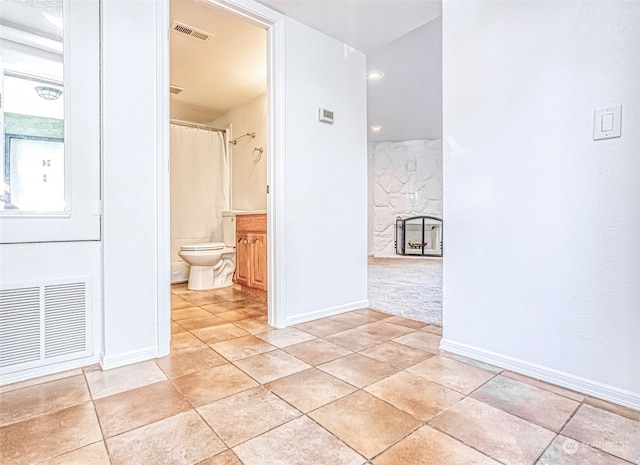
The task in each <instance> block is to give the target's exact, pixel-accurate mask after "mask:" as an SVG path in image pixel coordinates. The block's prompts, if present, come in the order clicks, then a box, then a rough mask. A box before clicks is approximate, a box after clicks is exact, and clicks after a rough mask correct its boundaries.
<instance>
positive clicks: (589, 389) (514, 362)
mask: <svg viewBox="0 0 640 465" xmlns="http://www.w3.org/2000/svg"><path fill="white" fill-rule="evenodd" d="M440 348H441V349H443V350H446V351H448V352H451V353H454V354H458V355H464V356H465V357H469V358H472V359H475V360H479V361H481V362H486V363H489V364H491V365H495V366H497V367H500V368H504V369H506V370H510V371H513V372H516V373H520V374H522V375H525V376H529V377H531V378H535V379H539V380H542V381H546V382H548V383H551V384H555V385H558V386H562V387H564V388H567V389H571V390H572V391H577V392H580V393H582V394H586V395H589V396H592V397H597V398H598V399H602V400H606V401H609V402H613V403H615V404H619V405H623V406H625V407H629V408H632V409H634V410H640V393H637V392H631V391H627V390H626V389H620V388H617V387H615V386H610V385H607V384H603V383H599V382H597V381H593V380H589V379H586V378H582V377H580V376H575V375H572V374H570V373H566V372H562V371H559V370H555V369H553V368H548V367H545V366H541V365H537V364H535V363H530V362H527V361H525V360H520V359H517V358H514V357H510V356H507V355H503V354H498V353H495V352H491V351H488V350H484V349H479V348H477V347H473V346H469V345H466V344H460V343H458V342H455V341H450V340H447V339H443V340H442V342H441V343H440Z"/></svg>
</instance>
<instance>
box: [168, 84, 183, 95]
mask: <svg viewBox="0 0 640 465" xmlns="http://www.w3.org/2000/svg"><path fill="white" fill-rule="evenodd" d="M183 90H184V88H183V87H180V86H176V85H174V84H171V85H170V86H169V92H171V93H172V94H175V95H178V94H179V93H180V92H182V91H183Z"/></svg>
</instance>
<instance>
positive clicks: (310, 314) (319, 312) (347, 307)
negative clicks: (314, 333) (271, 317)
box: [285, 300, 369, 326]
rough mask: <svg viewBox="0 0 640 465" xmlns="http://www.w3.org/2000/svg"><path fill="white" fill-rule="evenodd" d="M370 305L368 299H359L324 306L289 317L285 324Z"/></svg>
mask: <svg viewBox="0 0 640 465" xmlns="http://www.w3.org/2000/svg"><path fill="white" fill-rule="evenodd" d="M368 306H369V301H368V300H358V301H356V302H351V303H348V304H343V305H338V306H336V307H329V308H323V309H320V310H314V311H312V312H307V313H302V314H300V315H295V316H293V317H288V318H287V319H286V320H285V323H286V324H285V326H290V325H296V324H298V323H304V322H306V321H312V320H317V319H318V318H324V317H327V316H333V315H338V314H340V313H344V312H350V311H352V310H361V309H363V308H367V307H368Z"/></svg>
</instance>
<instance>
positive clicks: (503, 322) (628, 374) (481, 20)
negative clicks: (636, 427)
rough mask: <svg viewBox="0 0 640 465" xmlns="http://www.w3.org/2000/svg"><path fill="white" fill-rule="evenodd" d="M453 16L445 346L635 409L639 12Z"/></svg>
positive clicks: (517, 10)
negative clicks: (604, 129)
mask: <svg viewBox="0 0 640 465" xmlns="http://www.w3.org/2000/svg"><path fill="white" fill-rule="evenodd" d="M443 9H444V12H443V44H444V52H443V63H444V78H443V82H444V83H445V84H444V108H445V111H444V140H445V144H444V150H445V155H444V186H445V190H446V191H445V195H444V211H445V215H446V223H445V227H446V231H445V234H444V242H445V244H444V245H445V249H446V251H447V256H446V259H445V260H444V340H443V343H447V342H448V343H451V344H456V345H457V347H458V348H461V347H466V348H470V347H471V348H473V350H474V351H475V355H474V356H480V354H485V356H486V357H485V359H488V357H489V355H488V354H493V355H491V356H492V357H493V358H494V360H496V359H497V358H500V361H499V363H501V364H503V365H504V364H505V363H507V362H508V361H510V362H508V363H516V362H517V363H518V364H519V367H520V368H519V369H520V370H521V371H522V370H525V369H526V370H527V371H528V372H529V373H531V374H535V375H536V376H538V377H542V376H543V377H545V378H546V379H549V380H552V381H553V382H556V383H558V384H560V383H562V384H564V385H565V386H567V385H571V387H572V388H574V389H579V390H581V391H583V392H587V391H589V392H591V393H593V394H594V395H597V396H600V397H608V398H610V399H614V400H615V401H617V402H620V403H626V404H627V405H635V407H636V408H639V407H640V370H638V367H639V366H640V351H639V350H638V333H639V331H640V312H639V311H638V302H640V286H638V283H640V235H639V234H638V231H640V214H639V213H640V210H639V209H638V205H640V157H639V156H638V147H640V86H638V83H639V82H640V60H639V59H638V57H639V55H638V51H639V50H640V28H638V24H640V3H638V2H599V1H584V2H537V1H523V2H510V1H493V2H484V1H474V2H464V3H462V2H445V3H444V5H443ZM615 105H622V106H623V110H622V113H623V114H622V137H619V138H616V139H607V140H597V141H594V140H593V122H594V110H596V109H599V108H608V107H611V106H615ZM449 348H451V347H449ZM469 350H471V349H469Z"/></svg>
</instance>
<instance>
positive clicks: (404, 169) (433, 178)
mask: <svg viewBox="0 0 640 465" xmlns="http://www.w3.org/2000/svg"><path fill="white" fill-rule="evenodd" d="M373 158H374V166H373V182H374V194H373V196H374V212H373V214H374V222H373V255H374V257H395V256H396V254H395V249H394V242H395V222H396V218H397V217H398V216H400V217H402V219H404V218H407V217H410V216H417V215H429V216H437V217H438V218H442V139H434V140H413V141H403V142H377V143H374V144H373Z"/></svg>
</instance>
